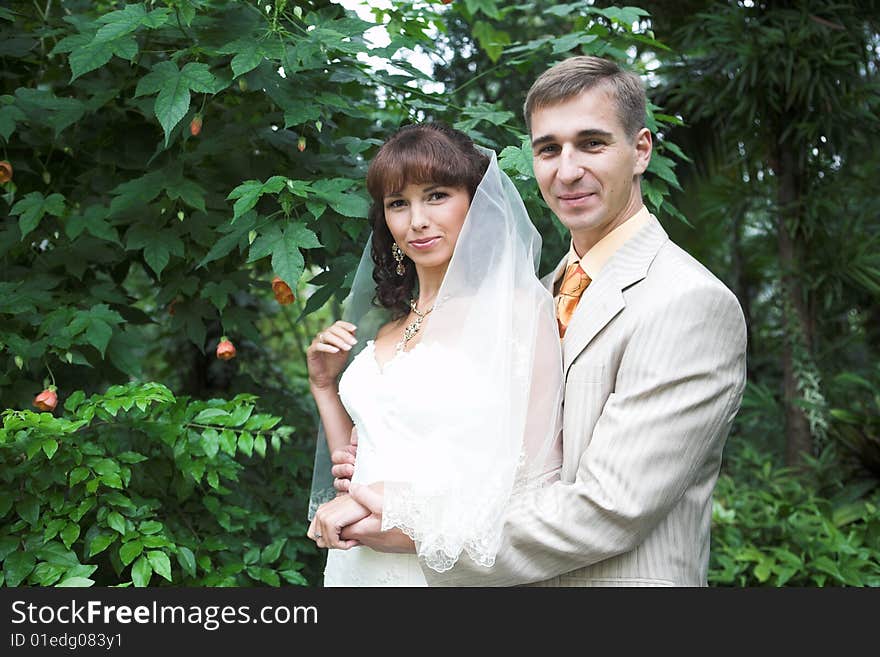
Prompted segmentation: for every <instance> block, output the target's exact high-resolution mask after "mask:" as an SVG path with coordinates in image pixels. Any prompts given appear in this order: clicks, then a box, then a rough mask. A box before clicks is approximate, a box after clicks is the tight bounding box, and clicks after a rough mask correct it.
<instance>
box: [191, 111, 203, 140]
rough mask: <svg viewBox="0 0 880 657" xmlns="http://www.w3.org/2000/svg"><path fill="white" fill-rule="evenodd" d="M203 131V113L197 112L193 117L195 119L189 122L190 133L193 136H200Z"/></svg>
mask: <svg viewBox="0 0 880 657" xmlns="http://www.w3.org/2000/svg"><path fill="white" fill-rule="evenodd" d="M201 131H202V115H201V114H196V115H195V116H194V117H193V120H192V121H190V122H189V134H191V135H192V136H193V137H196V136H198V134H199V133H200V132H201Z"/></svg>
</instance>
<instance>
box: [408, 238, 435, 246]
mask: <svg viewBox="0 0 880 657" xmlns="http://www.w3.org/2000/svg"><path fill="white" fill-rule="evenodd" d="M439 241H440V238H439V237H426V238H424V239H420V240H412V241H411V242H410V243H409V244H410V246H412V247H413V248H415V249H426V248H428V247H430V246H433V245H434V244H435V243H436V242H439Z"/></svg>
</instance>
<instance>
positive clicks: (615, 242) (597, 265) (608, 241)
mask: <svg viewBox="0 0 880 657" xmlns="http://www.w3.org/2000/svg"><path fill="white" fill-rule="evenodd" d="M650 218H651V213H650V212H648V208H646V207H645V206H644V205H643V206H642V207H641V209H640V210H639V211H638V212H636V213H635V214H634V215H633V216H631V217H630V218H629V219H627V220H626V221H624V222H623V223H622V224H620V225H619V226H618V227H617V228H615V229H614V230H612V231H611V232H610V233H608V234H607V235H606V236H605V237H603V238H602V239H601V240H599V241H598V242H596V243H595V244H594V245H593V247H592V248H591V249H590V250H589V251H587V252H586V253H585V254H584V255H583V256H578V254H577V251H575V250H574V241H572V242H571V246H570V247H569V249H568V261H567V263H566V268H565V270H563V271H567V270H568V267H570V266H571V265H573V264H575V263H577V262H580V265H581V269H583V270H584V271H585V272H586V273H587V276H589V277H590V278H591V279H593V280H595V279H596V276H598V275H599V272H600V271H601V270H602V267H604V266H605V264H606V263H607V262H608V261H609V260H610V259H611V256H613V255H614V254H615V253H616V252H617V250H618V249H619V248H620V247H621V246H623V245H624V243H626V241H627V240H628V239H629V238H631V237H632V236H633V235H635V234H636V233H637V232H639V230H640V229H641V228H642V227H644V226H645V225H647V223H648V221H649V220H650Z"/></svg>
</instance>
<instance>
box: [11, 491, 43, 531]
mask: <svg viewBox="0 0 880 657" xmlns="http://www.w3.org/2000/svg"><path fill="white" fill-rule="evenodd" d="M15 510H16V511H17V512H18V515H19V516H20V517H21V518H22V520H24V521H25V522H27V523H28V524H29V525H31V526H33V525H36V524H37V518H38V517H39V514H40V503H39V501H38V500H37V499H36V498H35V497H31V496H27V497H25V498H24V499H22V500H21V501H19V502H18V503H17V504H16V505H15Z"/></svg>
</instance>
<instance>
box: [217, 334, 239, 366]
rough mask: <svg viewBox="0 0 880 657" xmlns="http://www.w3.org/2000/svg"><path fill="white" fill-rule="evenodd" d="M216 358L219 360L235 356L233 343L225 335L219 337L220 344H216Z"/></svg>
mask: <svg viewBox="0 0 880 657" xmlns="http://www.w3.org/2000/svg"><path fill="white" fill-rule="evenodd" d="M217 358H219V359H220V360H231V359H233V358H235V345H234V344H232V343H231V342H230V341H229V339H228V338H227V337H226V336H225V335H224V336H223V337H222V338H220V344H218V345H217Z"/></svg>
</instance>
